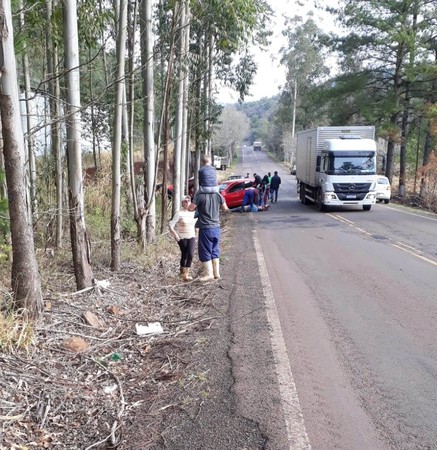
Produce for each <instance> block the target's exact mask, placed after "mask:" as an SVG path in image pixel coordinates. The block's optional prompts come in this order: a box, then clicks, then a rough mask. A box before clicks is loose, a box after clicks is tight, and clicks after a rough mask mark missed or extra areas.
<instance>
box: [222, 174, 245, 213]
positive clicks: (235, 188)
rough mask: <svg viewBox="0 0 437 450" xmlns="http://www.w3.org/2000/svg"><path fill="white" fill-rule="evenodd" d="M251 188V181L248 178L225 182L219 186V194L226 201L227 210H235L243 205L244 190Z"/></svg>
mask: <svg viewBox="0 0 437 450" xmlns="http://www.w3.org/2000/svg"><path fill="white" fill-rule="evenodd" d="M252 186H253V180H249V179H248V178H242V179H239V180H227V181H223V183H222V184H221V185H220V194H222V195H223V197H224V199H225V200H226V204H227V205H228V208H237V207H238V206H241V205H242V204H243V198H244V189H246V188H248V187H252Z"/></svg>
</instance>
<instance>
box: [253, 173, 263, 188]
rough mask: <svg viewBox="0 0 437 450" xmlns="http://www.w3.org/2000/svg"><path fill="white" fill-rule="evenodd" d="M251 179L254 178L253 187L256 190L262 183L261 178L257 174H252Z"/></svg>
mask: <svg viewBox="0 0 437 450" xmlns="http://www.w3.org/2000/svg"><path fill="white" fill-rule="evenodd" d="M253 178H254V181H253V185H254V186H255V187H256V188H257V189H258V188H259V187H260V185H261V183H262V180H261V176H260V175H258V174H257V173H254V174H253Z"/></svg>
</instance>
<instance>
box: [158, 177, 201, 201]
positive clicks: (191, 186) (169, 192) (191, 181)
mask: <svg viewBox="0 0 437 450" xmlns="http://www.w3.org/2000/svg"><path fill="white" fill-rule="evenodd" d="M161 186H162V185H161ZM167 195H168V198H172V197H173V185H172V184H169V185H168V186H167ZM188 195H189V196H190V197H191V198H193V196H194V177H191V178H190V179H189V180H188Z"/></svg>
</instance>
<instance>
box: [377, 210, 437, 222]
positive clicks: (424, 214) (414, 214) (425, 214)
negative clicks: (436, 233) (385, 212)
mask: <svg viewBox="0 0 437 450" xmlns="http://www.w3.org/2000/svg"><path fill="white" fill-rule="evenodd" d="M385 208H387V209H391V210H393V211H397V212H401V213H404V214H410V216H417V217H422V219H428V220H433V221H434V222H437V218H436V217H435V215H434V217H428V216H427V214H432V213H428V212H426V211H423V214H416V213H413V212H410V211H404V210H403V209H402V206H398V207H397V208H393V206H385Z"/></svg>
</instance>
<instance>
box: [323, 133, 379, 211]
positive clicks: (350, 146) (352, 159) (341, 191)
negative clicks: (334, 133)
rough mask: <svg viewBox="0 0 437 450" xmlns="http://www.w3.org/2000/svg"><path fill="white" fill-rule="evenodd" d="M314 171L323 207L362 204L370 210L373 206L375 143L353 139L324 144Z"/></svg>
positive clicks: (341, 138) (346, 137) (374, 200)
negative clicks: (317, 176) (317, 178)
mask: <svg viewBox="0 0 437 450" xmlns="http://www.w3.org/2000/svg"><path fill="white" fill-rule="evenodd" d="M316 172H318V173H319V183H320V188H321V196H322V200H323V204H324V205H333V206H334V205H354V204H362V205H363V209H364V210H369V209H370V207H371V205H373V204H375V202H376V144H375V141H373V140H371V139H360V138H359V137H353V136H345V137H340V138H339V139H329V140H327V141H325V148H324V149H323V151H322V154H321V155H319V156H317V164H316Z"/></svg>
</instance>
